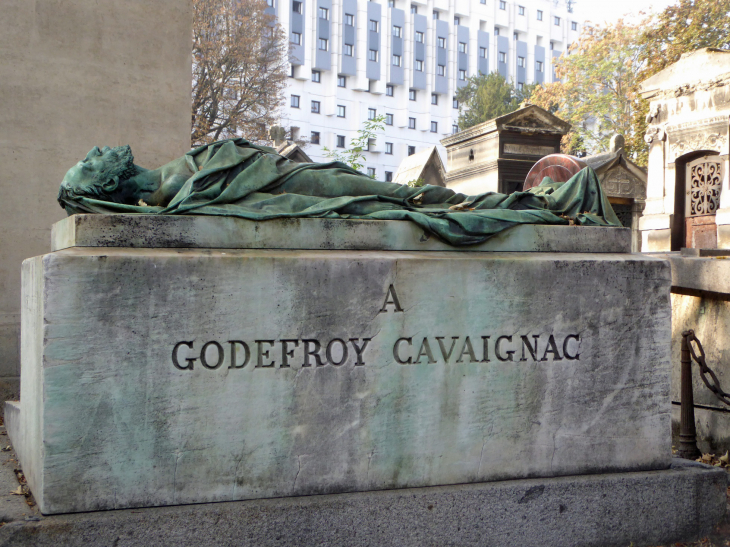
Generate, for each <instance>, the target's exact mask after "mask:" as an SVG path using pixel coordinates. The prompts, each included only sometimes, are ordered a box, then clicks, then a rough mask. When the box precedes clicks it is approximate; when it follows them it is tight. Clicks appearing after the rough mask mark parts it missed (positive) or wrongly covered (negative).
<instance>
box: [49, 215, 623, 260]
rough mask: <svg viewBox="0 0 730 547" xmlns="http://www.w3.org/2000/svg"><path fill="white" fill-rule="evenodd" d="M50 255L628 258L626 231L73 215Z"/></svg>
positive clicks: (60, 225)
mask: <svg viewBox="0 0 730 547" xmlns="http://www.w3.org/2000/svg"><path fill="white" fill-rule="evenodd" d="M51 239H52V250H54V251H58V250H61V249H66V248H69V247H133V248H157V247H166V248H170V247H171V248H181V247H183V248H213V249H342V250H382V251H454V252H457V251H461V252H473V251H524V252H533V251H536V252H562V253H623V252H629V251H630V250H631V234H630V230H629V229H628V228H603V227H594V226H591V227H588V226H548V225H544V226H542V225H537V224H529V225H523V226H515V227H513V228H510V229H508V230H505V231H503V232H501V233H499V234H497V235H495V236H494V237H492V238H490V239H489V240H488V241H486V242H485V243H483V244H480V245H470V246H467V247H453V246H451V245H448V244H446V243H443V242H442V241H440V240H438V239H437V238H436V237H435V236H431V235H430V234H426V233H425V232H424V231H423V230H422V229H421V228H419V227H418V226H417V225H416V224H413V223H412V222H406V221H379V220H344V219H332V220H328V219H319V218H292V219H276V220H267V221H263V222H252V221H250V220H244V219H239V218H234V217H212V216H203V215H200V216H192V215H191V216H154V215H73V216H70V217H68V218H66V219H64V220H62V221H60V222H57V223H56V224H54V225H53V232H52V237H51Z"/></svg>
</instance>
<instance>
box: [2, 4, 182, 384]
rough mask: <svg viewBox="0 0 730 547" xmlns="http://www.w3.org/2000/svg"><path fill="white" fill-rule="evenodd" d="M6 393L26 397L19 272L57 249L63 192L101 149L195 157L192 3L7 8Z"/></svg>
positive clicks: (155, 161) (145, 157)
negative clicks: (71, 173)
mask: <svg viewBox="0 0 730 547" xmlns="http://www.w3.org/2000/svg"><path fill="white" fill-rule="evenodd" d="M2 12H3V15H2V17H0V97H2V105H1V106H0V150H2V154H3V160H4V161H3V168H2V169H1V170H0V191H1V192H2V199H0V227H1V228H2V234H3V235H2V238H0V396H2V397H4V398H7V397H9V396H10V395H12V392H13V391H14V390H15V389H17V378H18V375H19V355H18V351H19V350H18V345H19V344H18V340H19V330H20V266H21V262H22V261H23V260H24V259H25V258H28V257H31V256H35V255H40V254H44V253H47V252H48V251H49V250H50V237H51V231H50V228H51V224H53V223H54V222H56V221H57V220H60V219H61V218H63V217H65V216H66V213H64V212H63V210H62V209H61V208H60V207H59V206H58V203H57V202H56V194H57V192H58V186H59V183H60V182H61V179H62V178H63V175H64V173H65V172H66V170H67V169H68V168H69V167H71V166H72V165H73V164H74V163H76V162H77V161H78V160H79V159H81V158H83V157H84V156H85V155H86V153H87V152H88V151H89V150H90V149H91V148H92V147H93V146H95V145H99V146H102V145H109V146H118V145H121V144H130V145H131V146H132V150H133V151H134V153H135V157H136V159H137V163H138V164H140V165H142V166H150V167H154V166H158V165H160V164H162V163H165V162H167V161H169V160H171V159H173V158H175V157H176V156H179V155H181V154H183V153H184V152H186V151H187V150H188V149H189V144H190V82H191V55H190V50H191V29H192V9H191V3H190V0H165V1H164V2H148V1H143V0H115V1H114V2H112V1H110V0H101V1H99V0H64V1H63V2H60V1H58V0H35V1H30V0H3V2H2Z"/></svg>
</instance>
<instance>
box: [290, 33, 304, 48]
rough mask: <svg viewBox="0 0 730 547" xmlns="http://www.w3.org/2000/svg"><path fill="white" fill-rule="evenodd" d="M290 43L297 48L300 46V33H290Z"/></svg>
mask: <svg viewBox="0 0 730 547" xmlns="http://www.w3.org/2000/svg"><path fill="white" fill-rule="evenodd" d="M291 43H292V44H296V45H297V46H301V45H302V34H301V33H300V32H292V33H291Z"/></svg>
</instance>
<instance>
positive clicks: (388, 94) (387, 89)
mask: <svg viewBox="0 0 730 547" xmlns="http://www.w3.org/2000/svg"><path fill="white" fill-rule="evenodd" d="M385 96H386V97H392V96H393V86H392V85H390V84H388V85H386V86H385Z"/></svg>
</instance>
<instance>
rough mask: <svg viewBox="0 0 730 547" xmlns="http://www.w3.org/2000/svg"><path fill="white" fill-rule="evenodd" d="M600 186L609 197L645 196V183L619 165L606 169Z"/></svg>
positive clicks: (634, 197)
mask: <svg viewBox="0 0 730 547" xmlns="http://www.w3.org/2000/svg"><path fill="white" fill-rule="evenodd" d="M601 186H602V187H603V190H604V192H606V194H607V195H608V196H609V197H622V198H633V199H645V198H646V185H645V184H644V183H643V182H642V181H641V180H639V179H638V178H636V177H635V176H634V175H632V174H631V173H630V172H629V171H628V170H626V169H624V168H623V167H621V166H620V165H616V166H615V167H612V168H611V169H609V170H608V172H607V173H606V175H605V176H604V177H603V180H602V181H601Z"/></svg>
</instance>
